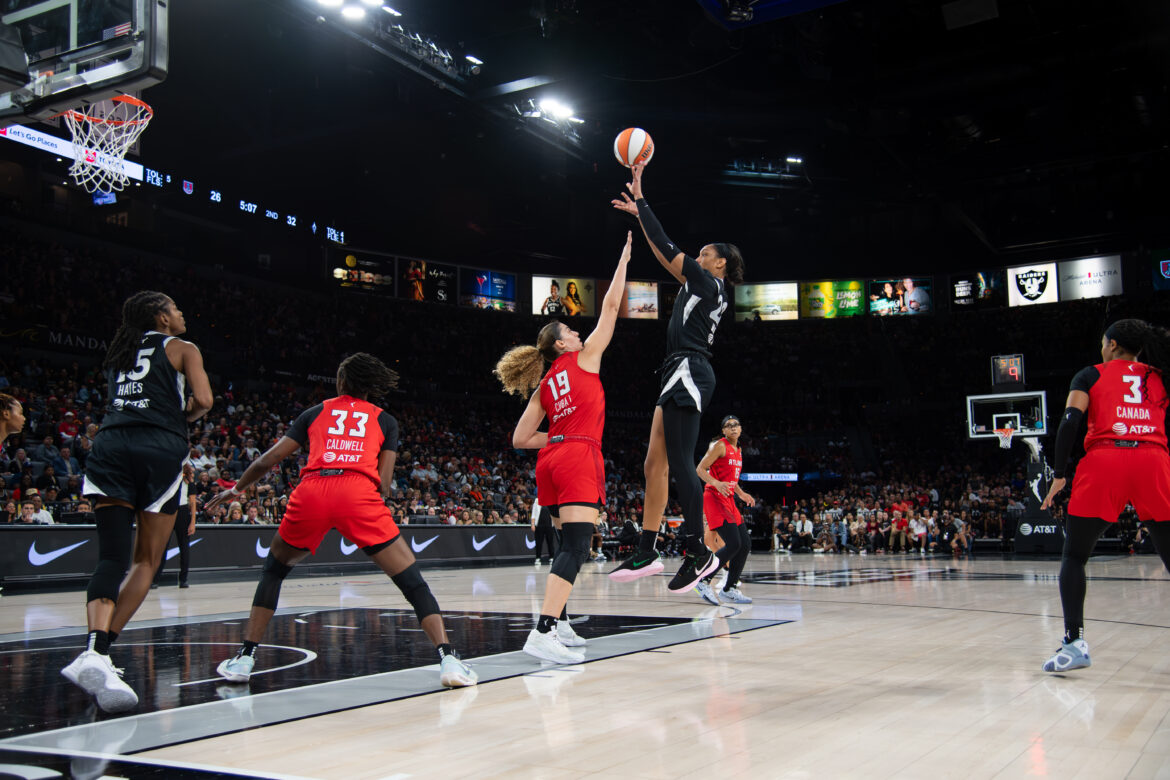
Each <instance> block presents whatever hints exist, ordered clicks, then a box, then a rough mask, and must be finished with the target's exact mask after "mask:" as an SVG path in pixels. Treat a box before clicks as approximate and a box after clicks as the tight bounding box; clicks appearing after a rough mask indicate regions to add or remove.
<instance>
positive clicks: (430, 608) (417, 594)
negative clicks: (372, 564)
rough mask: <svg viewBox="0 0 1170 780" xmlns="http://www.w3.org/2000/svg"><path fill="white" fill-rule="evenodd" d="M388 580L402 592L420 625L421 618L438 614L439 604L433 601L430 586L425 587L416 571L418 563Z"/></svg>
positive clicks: (419, 572)
mask: <svg viewBox="0 0 1170 780" xmlns="http://www.w3.org/2000/svg"><path fill="white" fill-rule="evenodd" d="M390 579H391V580H392V581H393V582H394V584H395V585H397V586H398V589H399V590H400V591H402V595H403V596H405V597H406V600H407V601H409V602H410V606H412V607H414V614H415V615H416V616H417V617H418V622H420V623H421V622H422V621H423V618H426V617H430V616H431V615H437V614H439V602H437V601H435V594H433V593H431V586H430V585H427V581H426V580H424V579H423V576H422V572H421V571H419V569H418V563H412V564H410V565H409V566H407V567H406V568H405V569H404V570H402V571H400V572H398V573H397V574H395V575H394V576H393V577H391V578H390Z"/></svg>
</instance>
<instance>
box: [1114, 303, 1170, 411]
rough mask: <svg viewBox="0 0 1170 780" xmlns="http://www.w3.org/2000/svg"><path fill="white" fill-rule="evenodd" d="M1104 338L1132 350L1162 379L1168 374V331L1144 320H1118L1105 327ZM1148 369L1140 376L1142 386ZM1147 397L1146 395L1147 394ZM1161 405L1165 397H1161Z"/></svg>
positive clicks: (1164, 403) (1169, 352)
mask: <svg viewBox="0 0 1170 780" xmlns="http://www.w3.org/2000/svg"><path fill="white" fill-rule="evenodd" d="M1105 338H1106V339H1112V340H1114V341H1116V342H1117V346H1119V347H1121V348H1122V349H1124V350H1125V351H1126V352H1132V353H1133V354H1134V356H1135V357H1137V359H1138V361H1139V362H1141V363H1145V364H1146V365H1147V366H1149V367H1150V370H1151V371H1157V372H1158V373H1159V374H1160V375H1161V376H1162V377H1163V379H1165V377H1166V376H1167V375H1168V374H1170V331H1168V330H1166V329H1165V328H1162V327H1159V326H1157V325H1153V324H1151V323H1149V322H1146V321H1145V320H1138V319H1127V320H1118V321H1117V322H1115V323H1113V324H1112V325H1110V326H1109V327H1108V328H1106V329H1105ZM1149 375H1150V371H1147V372H1146V374H1145V376H1143V377H1142V387H1143V389H1144V388H1145V385H1146V379H1147V378H1148V377H1149ZM1147 397H1148V396H1147ZM1161 404H1162V406H1165V405H1166V404H1167V399H1166V398H1163V399H1161Z"/></svg>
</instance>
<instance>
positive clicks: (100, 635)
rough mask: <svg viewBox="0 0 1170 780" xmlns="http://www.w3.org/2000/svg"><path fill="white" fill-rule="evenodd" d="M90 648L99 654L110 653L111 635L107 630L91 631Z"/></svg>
mask: <svg viewBox="0 0 1170 780" xmlns="http://www.w3.org/2000/svg"><path fill="white" fill-rule="evenodd" d="M87 649H89V650H92V651H94V652H95V653H97V654H98V655H109V654H110V635H109V633H108V632H106V631H90V632H89V647H88V648H87Z"/></svg>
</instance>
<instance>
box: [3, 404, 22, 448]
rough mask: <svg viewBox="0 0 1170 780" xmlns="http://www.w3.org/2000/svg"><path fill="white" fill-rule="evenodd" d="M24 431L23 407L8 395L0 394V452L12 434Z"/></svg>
mask: <svg viewBox="0 0 1170 780" xmlns="http://www.w3.org/2000/svg"><path fill="white" fill-rule="evenodd" d="M22 430H24V407H23V406H21V404H20V401H18V400H16V399H15V398H13V397H12V396H10V395H8V393H0V452H4V442H6V441H8V437H9V436H12V435H13V434H17V433H20V432H21V431H22Z"/></svg>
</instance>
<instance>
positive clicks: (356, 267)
mask: <svg viewBox="0 0 1170 780" xmlns="http://www.w3.org/2000/svg"><path fill="white" fill-rule="evenodd" d="M333 261H334V264H333V268H332V269H331V271H330V276H331V277H332V279H333V281H334V282H335V283H336V284H337V285H338V286H340V287H341V288H342V289H346V290H351V291H354V292H366V293H372V294H375V295H393V294H394V267H395V266H394V258H393V257H382V256H380V255H365V254H360V253H355V252H349V253H346V254H341V253H333Z"/></svg>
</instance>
